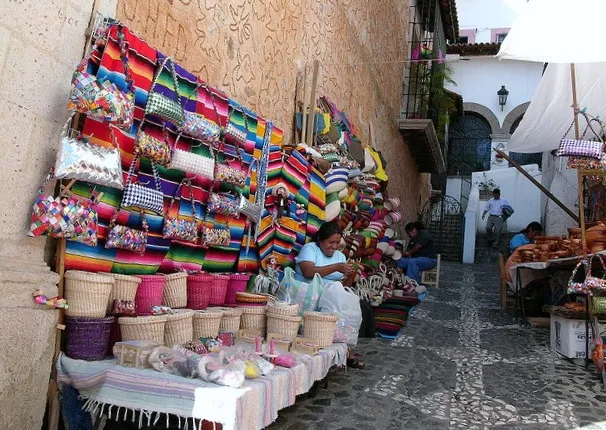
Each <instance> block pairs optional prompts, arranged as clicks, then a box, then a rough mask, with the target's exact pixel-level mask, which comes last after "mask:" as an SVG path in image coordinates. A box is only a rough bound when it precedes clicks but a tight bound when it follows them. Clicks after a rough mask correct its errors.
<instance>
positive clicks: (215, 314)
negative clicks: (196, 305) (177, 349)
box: [193, 310, 223, 339]
mask: <svg viewBox="0 0 606 430" xmlns="http://www.w3.org/2000/svg"><path fill="white" fill-rule="evenodd" d="M222 316H223V312H221V311H220V310H214V311H210V310H208V311H199V312H194V315H193V326H194V339H199V338H201V337H217V335H218V334H219V326H220V325H221V317H222Z"/></svg>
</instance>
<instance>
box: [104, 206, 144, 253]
mask: <svg viewBox="0 0 606 430" xmlns="http://www.w3.org/2000/svg"><path fill="white" fill-rule="evenodd" d="M118 212H119V211H116V214H115V215H114V216H113V217H112V219H111V221H110V223H109V231H108V233H107V240H106V241H105V248H106V249H112V248H116V249H125V250H127V251H133V252H136V253H137V254H140V255H143V254H144V253H145V248H146V247H147V234H148V230H149V227H148V225H147V221H146V220H145V214H144V213H143V211H142V210H141V211H140V212H139V213H140V216H141V226H142V230H137V229H135V228H131V227H127V226H125V225H117V224H116V219H117V218H118Z"/></svg>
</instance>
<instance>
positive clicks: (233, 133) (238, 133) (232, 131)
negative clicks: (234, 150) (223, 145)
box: [223, 107, 248, 147]
mask: <svg viewBox="0 0 606 430" xmlns="http://www.w3.org/2000/svg"><path fill="white" fill-rule="evenodd" d="M234 110H236V109H234V108H233V107H232V108H231V110H230V113H229V117H228V120H227V125H226V126H225V130H224V133H223V138H224V139H225V142H227V143H230V144H232V145H235V146H237V147H244V146H245V145H246V137H247V136H248V120H247V115H246V113H244V112H243V111H242V110H238V111H239V112H240V113H241V114H242V118H244V130H242V129H241V128H239V127H238V126H237V125H236V124H234V123H233V122H232V121H231V118H232V115H233V112H234Z"/></svg>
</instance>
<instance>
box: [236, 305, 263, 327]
mask: <svg viewBox="0 0 606 430" xmlns="http://www.w3.org/2000/svg"><path fill="white" fill-rule="evenodd" d="M240 309H242V317H241V318H240V328H241V329H242V330H260V331H262V332H263V333H265V328H266V327H267V321H266V319H265V315H266V313H267V308H266V307H265V306H243V307H241V308H240Z"/></svg>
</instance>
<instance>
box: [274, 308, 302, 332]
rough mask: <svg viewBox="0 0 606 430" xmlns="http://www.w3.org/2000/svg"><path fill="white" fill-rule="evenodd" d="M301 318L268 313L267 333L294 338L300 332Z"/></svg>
mask: <svg viewBox="0 0 606 430" xmlns="http://www.w3.org/2000/svg"><path fill="white" fill-rule="evenodd" d="M300 325H301V317H297V316H288V315H276V314H270V313H269V312H268V313H267V332H268V333H275V334H281V335H284V336H287V337H289V338H293V337H296V336H297V333H298V332H299V326H300Z"/></svg>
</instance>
